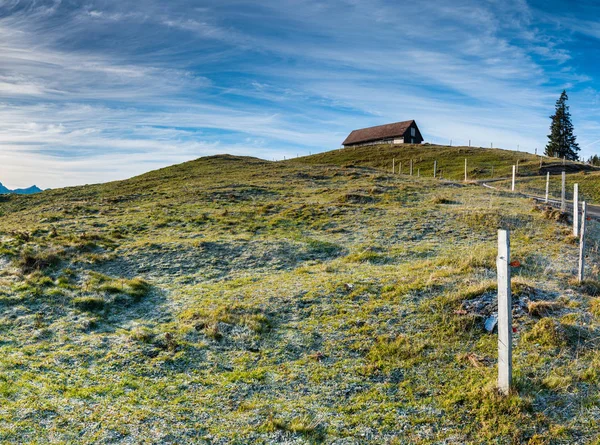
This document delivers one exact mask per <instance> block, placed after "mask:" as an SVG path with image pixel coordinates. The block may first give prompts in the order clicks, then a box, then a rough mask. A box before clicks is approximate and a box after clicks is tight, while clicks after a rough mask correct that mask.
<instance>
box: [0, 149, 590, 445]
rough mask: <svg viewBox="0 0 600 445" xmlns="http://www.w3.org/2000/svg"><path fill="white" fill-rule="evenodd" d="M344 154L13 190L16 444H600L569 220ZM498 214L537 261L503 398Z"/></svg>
mask: <svg viewBox="0 0 600 445" xmlns="http://www.w3.org/2000/svg"><path fill="white" fill-rule="evenodd" d="M337 153H338V152H335V153H332V154H329V155H319V156H321V158H319V157H318V156H315V157H312V158H305V159H300V160H298V161H293V162H278V163H272V162H266V161H261V160H258V159H254V158H241V157H233V156H216V157H210V158H203V159H199V160H197V161H193V162H188V163H185V164H181V165H178V166H173V167H169V168H166V169H162V170H158V171H155V172H151V173H148V174H146V175H142V176H139V177H137V178H133V179H130V180H127V181H121V182H115V183H109V184H104V185H93V186H85V187H74V188H68V189H59V190H52V191H46V192H43V193H40V194H37V195H32V196H12V195H11V196H1V197H0V242H1V244H0V270H1V275H0V305H1V310H0V326H1V330H0V341H1V344H2V354H0V369H1V370H2V374H1V381H0V403H1V405H2V412H1V413H0V442H3V443H10V442H13V443H14V442H33V443H111V444H114V443H117V444H130V443H156V444H169V443H172V444H175V443H201V444H230V443H234V444H246V443H297V444H301V443H335V444H358V443H361V444H363V443H372V444H381V443H389V444H395V443H396V444H400V443H425V444H426V443H456V444H458V443H490V442H494V443H528V442H529V443H535V444H541V443H586V442H590V441H593V440H598V438H599V437H600V426H599V425H600V424H599V423H598V421H597V420H598V404H599V403H600V395H599V394H600V393H599V391H598V389H599V384H600V373H599V372H598V365H599V363H600V352H599V350H598V339H599V338H600V337H599V335H598V334H599V328H600V299H599V298H598V297H596V294H597V293H598V291H599V290H600V283H598V282H597V281H592V280H590V281H588V282H587V283H586V284H585V286H581V287H580V286H577V285H575V284H573V281H572V277H573V272H574V269H575V267H576V264H577V260H576V258H577V246H576V245H575V244H574V242H573V241H574V240H573V239H572V237H570V236H569V233H570V228H569V226H568V225H567V224H565V223H562V222H558V221H556V220H555V219H554V217H555V216H556V215H555V214H554V213H551V212H548V211H544V209H536V208H534V206H533V204H532V203H531V202H530V201H529V200H525V199H521V198H514V197H513V196H511V195H510V194H506V193H497V192H490V191H489V190H486V189H483V188H481V187H478V186H460V185H459V186H457V185H452V184H449V183H443V182H440V181H436V180H433V179H430V178H419V179H417V178H410V177H407V176H399V175H392V174H389V173H385V172H382V171H379V170H376V169H373V168H370V167H367V166H365V165H366V164H369V163H371V162H377V161H376V160H375V161H374V160H372V159H371V158H369V159H368V160H361V159H360V158H359V157H358V156H357V155H356V154H355V153H353V154H352V156H350V154H348V158H347V160H344V161H342V160H341V158H340V162H339V164H340V165H339V166H325V165H317V164H320V163H321V162H322V160H324V159H325V158H326V156H330V157H331V156H338V154H337ZM339 153H340V154H339V156H341V155H342V154H344V151H341V152H339ZM438 154H439V153H438ZM387 155H388V153H382V157H381V159H382V161H381V162H384V161H383V160H384V159H387ZM432 156H434V154H432ZM506 156H509V155H506ZM511 156H512V155H511ZM517 156H520V157H521V156H522V157H523V159H526V161H524V162H523V163H524V164H526V163H527V162H531V163H533V162H534V160H530V159H529V158H527V157H526V156H527V155H525V154H522V153H521V154H519V155H517ZM424 159H426V158H424ZM423 162H425V161H423ZM462 162H464V161H462ZM503 162H504V161H503ZM506 162H511V161H510V158H507V159H506ZM310 164H314V165H310ZM343 164H352V165H353V166H343ZM446 168H450V162H448V163H447V164H446ZM456 168H458V167H456ZM422 173H424V172H423V171H422ZM499 227H503V228H508V229H510V230H511V231H512V239H511V243H512V248H513V258H514V259H517V260H518V261H519V262H520V264H521V266H520V267H515V268H514V269H513V276H514V281H513V282H514V285H513V287H514V288H513V292H514V306H515V326H516V332H515V363H514V368H515V377H516V381H515V391H514V393H513V394H512V395H510V396H509V397H506V398H502V397H500V396H499V395H498V394H497V392H496V391H495V389H494V385H495V380H496V347H497V337H496V335H495V334H488V333H486V331H485V330H484V329H483V322H484V320H485V319H486V318H487V317H488V316H489V315H490V314H491V313H492V312H493V311H494V301H495V256H496V236H497V233H496V230H497V228H499ZM590 236H591V238H590V239H592V240H597V239H598V231H597V228H596V227H595V226H594V225H593V224H591V223H590ZM595 243H596V241H594V242H591V243H590V251H589V255H590V258H589V261H590V267H589V270H588V274H589V277H590V278H593V279H597V278H598V277H597V274H598V269H597V267H596V264H597V262H596V261H597V257H596V253H595V251H597V244H595ZM594 249H595V251H594Z"/></svg>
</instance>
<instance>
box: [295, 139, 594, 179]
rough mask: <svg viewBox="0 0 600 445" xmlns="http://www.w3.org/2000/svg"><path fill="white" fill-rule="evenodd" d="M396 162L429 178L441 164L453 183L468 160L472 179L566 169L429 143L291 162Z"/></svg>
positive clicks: (515, 154) (512, 154) (388, 165)
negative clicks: (515, 168) (517, 167)
mask: <svg viewBox="0 0 600 445" xmlns="http://www.w3.org/2000/svg"><path fill="white" fill-rule="evenodd" d="M393 159H395V162H396V169H399V168H400V163H401V164H402V173H405V174H408V173H409V168H410V167H409V165H410V161H411V160H412V161H413V174H414V175H415V176H416V175H417V172H418V171H419V170H420V174H421V175H422V176H427V177H431V176H433V167H434V161H437V167H438V174H441V175H442V177H444V178H446V179H453V180H463V179H464V171H465V159H467V172H468V177H469V179H488V178H492V177H503V176H504V177H506V176H510V175H511V174H512V166H513V165H516V164H517V162H518V164H519V173H520V174H521V175H537V174H540V173H541V174H545V172H546V171H547V170H550V171H552V172H553V173H554V172H555V171H558V170H562V169H563V162H562V161H560V160H556V159H552V158H547V157H542V167H541V168H540V156H536V155H532V154H530V153H525V152H519V151H510V150H502V149H497V148H496V149H491V148H478V147H447V146H442V145H429V144H425V145H395V146H394V145H375V146H364V147H352V148H343V149H340V150H333V151H328V152H324V153H319V154H315V155H312V156H305V157H301V158H297V159H293V160H291V161H289V162H299V163H303V164H309V165H326V164H333V165H357V166H368V167H373V168H378V169H384V170H387V171H391V169H392V162H393V161H392V160H393ZM566 168H568V169H570V170H572V171H592V170H598V169H597V168H595V167H591V166H589V165H587V164H584V163H579V162H567V167H566ZM396 171H398V170H396Z"/></svg>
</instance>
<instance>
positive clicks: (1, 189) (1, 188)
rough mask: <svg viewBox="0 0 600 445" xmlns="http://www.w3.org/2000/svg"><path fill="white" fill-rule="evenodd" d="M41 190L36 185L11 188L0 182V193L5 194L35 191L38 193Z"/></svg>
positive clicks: (30, 193)
mask: <svg viewBox="0 0 600 445" xmlns="http://www.w3.org/2000/svg"><path fill="white" fill-rule="evenodd" d="M42 191H43V190H42V189H41V188H39V187H38V186H37V185H32V186H31V187H27V188H21V189H14V190H11V189H9V188H8V187H6V186H5V185H4V184H2V183H1V182H0V195H7V194H12V195H33V194H35V193H40V192H42Z"/></svg>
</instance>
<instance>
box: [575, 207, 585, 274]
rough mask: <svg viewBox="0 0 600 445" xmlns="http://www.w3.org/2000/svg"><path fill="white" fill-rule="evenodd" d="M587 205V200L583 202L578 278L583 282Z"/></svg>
mask: <svg viewBox="0 0 600 445" xmlns="http://www.w3.org/2000/svg"><path fill="white" fill-rule="evenodd" d="M586 210H587V209H586V205H585V201H583V202H582V203H581V233H580V234H579V272H578V274H577V280H578V281H579V282H580V283H581V282H582V281H583V278H584V273H583V271H584V268H585V264H584V263H585V220H586V213H587V212H586Z"/></svg>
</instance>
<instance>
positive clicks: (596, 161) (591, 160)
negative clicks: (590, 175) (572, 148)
mask: <svg viewBox="0 0 600 445" xmlns="http://www.w3.org/2000/svg"><path fill="white" fill-rule="evenodd" d="M588 164H591V165H596V166H599V165H600V158H599V157H598V155H594V156H590V158H589V159H588Z"/></svg>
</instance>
